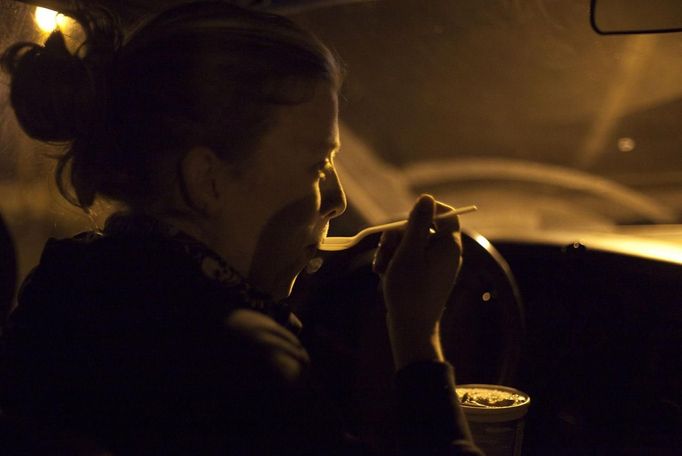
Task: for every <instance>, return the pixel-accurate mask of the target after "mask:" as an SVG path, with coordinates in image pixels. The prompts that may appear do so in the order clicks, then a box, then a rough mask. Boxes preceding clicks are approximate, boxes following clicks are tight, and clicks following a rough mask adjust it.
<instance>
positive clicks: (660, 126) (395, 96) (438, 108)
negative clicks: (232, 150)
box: [299, 0, 682, 229]
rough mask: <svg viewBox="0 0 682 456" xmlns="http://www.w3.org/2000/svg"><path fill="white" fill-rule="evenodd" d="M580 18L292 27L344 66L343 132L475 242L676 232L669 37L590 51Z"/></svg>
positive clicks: (310, 21) (362, 15) (679, 201)
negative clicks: (620, 228) (456, 216)
mask: <svg viewBox="0 0 682 456" xmlns="http://www.w3.org/2000/svg"><path fill="white" fill-rule="evenodd" d="M588 7H589V2H587V1H584V2H582V1H573V2H565V1H556V0H554V1H550V0H536V1H527V2H517V1H511V0H497V1H486V2H480V1H477V0H458V1H449V0H434V1H420V2H415V1H409V0H394V1H390V2H364V3H352V4H346V5H340V6H336V7H327V8H320V9H316V10H314V11H311V12H308V13H306V14H301V15H299V19H300V20H302V21H304V22H305V23H306V24H307V25H308V26H309V27H312V28H313V29H314V30H315V31H316V32H317V33H318V34H319V35H320V36H321V37H322V39H323V40H324V41H326V42H328V43H330V44H331V45H332V46H333V47H334V48H335V49H336V50H337V52H338V53H339V54H340V55H341V57H342V58H343V59H344V61H345V62H346V65H347V70H348V76H347V81H346V85H345V104H344V105H343V107H342V118H343V120H344V122H345V124H346V126H347V127H348V129H350V130H351V131H352V132H353V133H354V134H355V135H357V136H358V137H359V138H361V140H362V141H363V143H364V145H365V146H366V147H368V148H369V149H371V151H372V152H373V153H374V154H375V155H376V156H377V157H379V158H380V159H381V160H383V161H385V162H386V163H388V164H390V165H392V166H393V167H395V169H397V170H399V171H400V172H402V173H403V174H404V175H405V176H406V179H407V181H408V182H409V186H410V188H411V189H412V190H414V191H415V192H417V193H418V192H421V191H431V192H434V193H436V194H437V196H440V197H441V198H446V199H448V200H449V202H451V203H454V204H459V205H465V204H471V203H477V204H479V206H480V211H479V213H478V214H475V215H474V216H471V217H469V216H467V217H466V219H467V220H476V221H477V225H478V226H480V227H483V228H484V227H486V226H490V225H491V224H495V225H498V226H499V225H501V224H502V225H504V224H508V225H509V226H512V227H519V226H524V227H525V226H532V227H535V228H539V229H543V228H557V227H573V226H610V225H613V224H636V223H672V222H677V221H679V219H680V214H681V209H682V193H681V191H680V190H681V185H680V184H681V183H682V154H681V153H680V150H681V148H680V146H681V145H682V144H681V143H682V133H681V132H682V129H680V119H682V83H681V82H680V81H682V60H681V59H679V55H680V53H681V52H682V35H680V34H667V35H632V36H609V37H604V36H599V35H597V34H596V33H595V32H594V31H593V30H592V29H591V27H590V23H589V8H588ZM341 160H343V154H342V155H341ZM351 196H352V195H351ZM351 200H352V199H351Z"/></svg>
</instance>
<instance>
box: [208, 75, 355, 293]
mask: <svg viewBox="0 0 682 456" xmlns="http://www.w3.org/2000/svg"><path fill="white" fill-rule="evenodd" d="M339 146H340V144H339V128H338V99H337V93H336V90H335V89H334V88H332V87H331V86H330V85H328V84H318V85H317V87H316V90H315V95H314V97H313V98H311V99H310V100H309V101H306V102H304V103H301V104H298V105H292V106H282V107H278V108H276V111H275V114H274V121H273V122H272V126H271V127H270V129H269V130H268V131H267V132H266V134H265V135H264V136H263V138H262V141H261V143H260V144H259V146H258V147H257V149H256V150H255V151H254V153H253V155H252V157H251V158H250V160H249V161H248V164H247V165H246V166H245V169H244V170H243V171H242V172H241V173H240V174H239V175H238V176H237V177H235V176H234V174H232V175H230V176H229V177H226V181H225V184H226V185H229V186H230V188H231V189H232V191H231V192H229V193H230V194H231V195H234V196H233V197H232V198H231V201H226V202H225V204H226V206H225V210H224V211H222V216H221V217H220V220H219V221H218V227H220V231H219V235H218V236H219V237H222V239H218V241H219V243H220V244H222V245H221V247H220V248H219V250H220V251H221V252H220V253H222V254H224V255H225V256H226V258H227V260H228V261H229V262H232V263H233V266H234V267H236V268H237V269H238V270H241V271H240V272H242V273H243V274H245V275H246V276H247V278H248V279H249V281H250V282H251V284H252V285H254V286H255V287H256V288H258V289H260V290H263V291H265V292H268V293H270V294H271V295H272V296H273V297H274V298H275V299H282V298H284V297H286V296H288V295H289V293H290V292H291V288H292V286H293V283H294V281H295V279H296V276H297V275H298V274H299V273H300V272H301V270H302V269H303V268H304V267H305V266H306V265H307V263H308V262H309V261H310V260H311V259H312V258H313V256H314V255H315V254H316V250H317V246H318V244H319V243H320V242H321V240H322V239H323V238H324V236H325V235H326V233H327V229H328V225H329V221H330V220H331V219H332V218H334V217H336V216H338V215H340V214H341V213H342V212H343V211H344V210H345V208H346V198H345V194H344V193H343V189H342V187H341V184H340V182H339V178H338V176H337V174H336V170H335V168H334V155H335V154H336V152H337V151H338V148H339ZM235 188H236V191H235ZM238 257H241V259H239V258H238ZM239 262H241V263H242V264H241V265H237V264H235V263H239ZM240 266H241V267H240Z"/></svg>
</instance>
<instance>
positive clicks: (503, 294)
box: [290, 231, 524, 441]
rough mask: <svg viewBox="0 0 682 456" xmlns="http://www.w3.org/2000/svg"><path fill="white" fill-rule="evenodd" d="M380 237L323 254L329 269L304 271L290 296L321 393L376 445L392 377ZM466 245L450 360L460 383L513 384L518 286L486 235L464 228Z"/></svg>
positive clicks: (451, 322)
mask: <svg viewBox="0 0 682 456" xmlns="http://www.w3.org/2000/svg"><path fill="white" fill-rule="evenodd" d="M378 237H379V236H378V235H374V236H370V237H368V238H366V239H364V240H363V241H362V242H361V243H359V244H358V245H357V246H355V247H354V248H352V249H349V250H346V251H342V252H335V253H333V254H330V253H325V254H324V256H323V257H322V258H323V260H324V264H323V267H322V268H321V269H320V270H319V271H318V272H316V273H315V274H312V275H306V274H305V273H304V274H302V277H300V278H299V283H297V285H296V289H295V291H294V293H293V295H292V297H291V298H290V300H291V303H292V306H293V307H294V310H295V312H296V313H297V315H298V316H299V317H300V318H301V320H302V321H303V325H304V330H303V333H302V334H301V339H302V340H303V343H304V344H305V345H306V347H307V348H308V350H309V352H310V355H311V358H312V359H313V365H314V366H315V369H316V376H317V378H318V380H320V382H321V384H322V388H323V389H324V390H325V392H326V393H327V395H328V396H330V397H331V398H332V399H333V400H334V402H336V404H337V406H338V408H340V409H341V411H342V414H343V415H345V418H346V421H347V422H348V423H350V425H351V428H354V429H351V430H353V431H355V432H356V433H357V434H358V435H361V436H363V437H364V438H369V439H373V440H374V441H382V436H383V435H385V433H386V432H387V426H390V424H388V423H390V419H389V418H390V417H389V413H390V412H388V408H389V404H390V391H391V387H392V385H391V382H392V374H393V372H394V368H393V364H392V359H391V351H390V346H389V343H388V335H387V332H386V325H385V307H384V304H383V299H382V296H381V291H380V286H379V278H378V276H377V275H376V274H374V273H373V272H372V270H371V262H372V258H373V256H374V252H375V250H376V245H377V242H378ZM462 242H463V255H464V262H463V266H462V270H461V272H460V276H459V278H458V282H457V284H456V286H455V289H454V291H453V293H452V295H451V297H450V300H449V303H448V306H447V308H446V310H445V313H444V316H443V318H442V321H441V331H442V341H443V348H444V351H445V354H446V358H447V359H448V360H449V361H450V362H451V363H452V364H453V365H454V366H455V368H456V375H457V383H459V384H462V383H494V384H505V385H513V384H514V376H515V371H516V367H517V365H518V362H519V358H520V354H521V344H522V341H523V335H524V311H523V305H522V302H521V298H520V294H519V291H518V287H517V285H516V281H515V280H514V277H513V275H512V273H511V271H510V269H509V266H508V264H507V263H506V262H505V260H504V259H503V258H502V256H501V255H500V254H499V252H497V250H496V249H495V248H494V247H493V246H492V245H491V244H490V243H489V242H488V241H487V240H486V239H485V238H484V237H483V236H481V235H479V234H478V233H475V232H472V231H464V232H463V233H462ZM321 253H322V252H321Z"/></svg>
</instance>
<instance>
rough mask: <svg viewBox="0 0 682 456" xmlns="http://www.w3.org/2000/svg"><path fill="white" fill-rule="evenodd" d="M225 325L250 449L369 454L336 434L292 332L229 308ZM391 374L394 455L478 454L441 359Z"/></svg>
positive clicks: (337, 427)
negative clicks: (395, 421) (395, 428)
mask: <svg viewBox="0 0 682 456" xmlns="http://www.w3.org/2000/svg"><path fill="white" fill-rule="evenodd" d="M227 326H228V328H229V333H230V334H232V337H234V338H235V340H234V342H235V343H234V346H235V347H236V348H237V350H236V351H235V352H234V355H233V356H234V357H235V360H236V364H238V365H240V366H242V368H243V369H241V374H240V378H239V379H238V381H237V382H236V383H237V386H238V388H239V389H241V390H242V391H241V392H240V394H239V395H238V396H237V397H241V398H247V397H249V398H256V399H255V402H254V400H248V401H246V402H245V403H243V404H240V405H239V408H243V409H244V411H243V412H240V414H239V415H240V419H245V420H246V421H245V422H244V423H245V425H246V428H245V431H244V432H242V436H244V435H245V432H246V433H248V432H254V435H253V437H252V438H250V439H248V441H250V445H251V444H252V445H254V446H255V447H254V448H249V451H250V452H258V453H263V454H265V453H272V454H330V453H329V452H328V451H329V450H330V449H332V448H334V449H335V450H338V451H337V452H338V453H340V454H373V451H372V449H371V448H370V447H369V446H368V445H365V444H364V443H363V442H359V441H357V440H356V439H353V438H352V437H350V436H348V435H347V434H345V433H344V431H343V429H344V426H343V422H342V420H341V418H340V417H339V416H338V415H337V413H336V412H335V407H333V406H332V405H331V404H330V403H329V402H328V401H326V400H325V399H324V397H323V396H322V395H321V394H320V393H319V392H318V390H317V388H316V386H315V385H314V382H313V381H312V380H311V378H310V368H309V358H308V355H307V353H306V351H305V349H304V348H303V346H302V345H301V343H300V342H299V340H298V339H297V338H296V336H294V335H293V334H292V333H291V332H289V331H288V330H286V329H285V328H283V327H282V326H280V325H278V324H277V323H275V322H274V321H272V320H271V319H269V318H268V317H266V316H264V315H261V314H258V313H256V312H253V311H246V310H243V311H236V312H234V313H233V314H232V315H231V316H230V318H229V319H228V321H227ZM236 341H238V342H236ZM247 358H248V359H250V362H249V361H248V360H247ZM240 360H241V361H240ZM395 380H396V392H397V410H398V412H399V417H398V426H399V428H398V435H399V436H400V438H398V439H397V444H398V448H399V450H398V451H399V453H400V454H405V455H413V454H414V455H425V454H439V455H481V454H482V453H481V452H480V451H479V450H478V449H477V448H476V447H475V446H474V445H473V443H472V441H471V436H470V434H469V431H468V427H467V425H466V421H465V420H464V417H463V414H462V412H461V409H460V407H459V403H458V401H457V398H456V395H455V390H454V375H453V371H452V367H451V366H450V365H449V364H445V363H415V364H412V365H410V366H407V367H406V368H404V369H403V370H401V371H400V372H398V374H397V375H396V379H395ZM237 402H238V403H239V402H241V400H238V401H237ZM250 414H254V415H250ZM231 427H232V428H234V426H231ZM332 454H336V453H332Z"/></svg>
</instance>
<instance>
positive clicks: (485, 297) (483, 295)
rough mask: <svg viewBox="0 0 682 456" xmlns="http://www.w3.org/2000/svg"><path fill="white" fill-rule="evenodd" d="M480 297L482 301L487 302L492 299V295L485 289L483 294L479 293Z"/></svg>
mask: <svg viewBox="0 0 682 456" xmlns="http://www.w3.org/2000/svg"><path fill="white" fill-rule="evenodd" d="M481 299H482V300H483V302H488V301H490V300H491V299H493V295H492V293H490V292H489V291H486V292H485V293H483V294H482V295H481Z"/></svg>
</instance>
